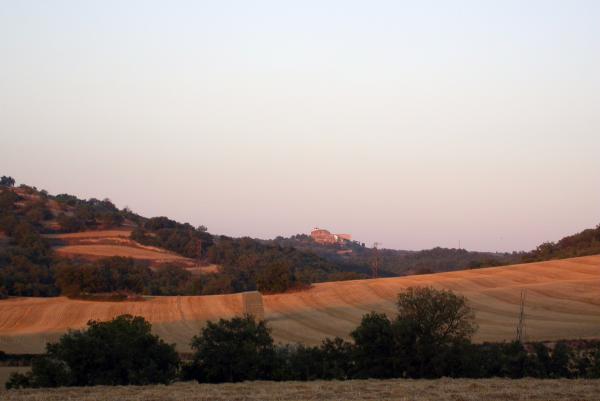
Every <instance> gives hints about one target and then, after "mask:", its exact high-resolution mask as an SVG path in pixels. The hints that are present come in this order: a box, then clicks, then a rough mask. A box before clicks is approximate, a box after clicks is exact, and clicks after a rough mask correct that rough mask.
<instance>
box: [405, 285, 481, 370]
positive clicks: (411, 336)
mask: <svg viewBox="0 0 600 401" xmlns="http://www.w3.org/2000/svg"><path fill="white" fill-rule="evenodd" d="M397 305H398V317H397V319H396V321H395V322H394V326H395V333H396V338H397V344H398V353H399V354H400V355H401V356H402V361H401V362H402V364H403V367H404V368H405V369H406V368H407V367H408V369H409V370H408V372H409V375H411V376H415V377H434V376H439V375H440V374H442V373H443V372H441V371H440V369H441V368H443V365H442V364H441V363H440V362H441V361H443V355H444V354H445V353H446V352H448V351H449V350H450V349H451V347H452V346H454V345H456V344H459V343H463V342H469V341H470V339H471V336H472V335H473V333H475V331H476V328H477V326H476V324H475V315H474V312H473V311H472V309H471V308H470V307H469V306H468V305H467V301H466V299H465V298H464V297H462V296H458V295H455V294H454V293H453V292H452V291H447V290H436V289H434V288H431V287H423V288H421V287H418V288H413V287H409V288H407V289H406V290H405V291H404V292H402V293H400V294H399V295H398V303H397ZM407 358H408V359H409V362H407V361H406V359H407ZM407 364H408V366H407Z"/></svg>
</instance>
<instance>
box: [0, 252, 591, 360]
mask: <svg viewBox="0 0 600 401" xmlns="http://www.w3.org/2000/svg"><path fill="white" fill-rule="evenodd" d="M409 286H433V287H435V288H443V289H451V290H453V291H455V292H457V293H460V294H463V295H464V296H465V297H467V299H468V301H469V303H470V304H471V306H472V307H473V308H474V309H475V312H476V319H477V323H478V325H479V331H478V332H477V334H476V337H475V341H503V340H511V339H512V338H514V334H515V327H516V323H517V315H518V310H519V300H520V295H521V291H523V290H526V291H527V298H526V308H525V314H526V319H525V329H526V339H527V340H557V339H579V338H587V339H591V338H600V255H597V256H587V257H581V258H573V259H564V260H555V261H549V262H540V263H530V264H520V265H511V266H504V267H497V268H488V269H478V270H466V271H456V272H448V273H439V274H429V275H419V276H407V277H395V278H385V279H375V280H355V281H342V282H329V283H321V284H315V285H314V286H313V287H312V288H310V289H308V290H306V291H301V292H294V293H286V294H275V295H264V296H263V306H264V316H265V319H266V320H267V322H268V324H269V326H270V327H271V328H272V330H273V336H274V338H275V340H276V341H278V342H302V343H306V344H318V343H320V342H321V341H322V340H323V339H324V338H326V337H333V336H340V337H344V338H348V334H349V333H350V331H351V330H352V329H353V328H355V327H356V326H357V325H358V323H359V322H360V319H361V317H362V315H363V314H364V313H367V312H369V311H372V310H375V311H379V312H385V313H388V314H390V316H393V315H394V313H395V300H396V296H397V294H398V292H400V291H402V290H403V289H405V288H407V287H409ZM243 299H244V296H243V294H231V295H216V296H181V297H153V298H149V299H147V300H145V301H131V302H97V301H83V300H71V299H67V298H64V297H59V298H13V299H7V300H3V301H0V350H3V351H5V352H9V353H39V352H43V351H44V346H45V343H46V342H47V341H49V340H52V341H54V340H56V338H57V336H59V335H60V334H61V333H64V332H65V331H67V330H68V329H69V328H74V329H77V328H82V327H85V324H86V322H87V321H89V320H108V319H111V318H113V317H115V316H117V315H120V314H124V313H129V314H132V315H140V316H144V317H145V318H146V319H147V320H148V321H150V322H151V323H152V325H153V331H154V332H155V333H156V334H158V335H160V336H161V337H162V338H164V339H165V341H167V342H169V343H175V344H177V348H178V350H179V351H181V352H188V351H189V350H190V348H189V342H190V340H191V338H192V337H193V336H194V335H196V334H198V333H199V331H200V329H201V328H202V327H203V326H204V324H205V323H206V321H208V320H216V319H218V318H221V317H222V318H230V317H232V316H236V315H241V314H243V313H244V310H245V305H244V301H243Z"/></svg>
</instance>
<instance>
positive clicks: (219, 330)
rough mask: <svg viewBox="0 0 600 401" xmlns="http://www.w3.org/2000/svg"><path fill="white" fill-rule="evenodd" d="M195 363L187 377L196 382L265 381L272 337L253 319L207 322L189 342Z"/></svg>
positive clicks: (269, 371) (268, 375)
mask: <svg viewBox="0 0 600 401" xmlns="http://www.w3.org/2000/svg"><path fill="white" fill-rule="evenodd" d="M191 345H192V348H193V349H194V351H195V352H194V360H193V363H192V365H191V366H190V367H189V368H188V369H187V371H188V373H187V376H188V377H189V378H192V379H196V380H197V381H198V382H211V383H218V382H238V381H243V380H268V379H271V378H272V375H273V367H274V364H275V349H274V346H273V338H272V337H271V334H270V331H269V329H268V328H267V326H266V325H265V323H264V322H258V323H257V322H256V321H255V320H254V318H253V317H252V316H244V317H235V318H233V319H231V320H224V319H220V320H219V321H218V322H208V324H207V326H206V327H205V328H204V329H202V333H201V334H200V335H199V336H195V337H194V338H193V339H192V344H191Z"/></svg>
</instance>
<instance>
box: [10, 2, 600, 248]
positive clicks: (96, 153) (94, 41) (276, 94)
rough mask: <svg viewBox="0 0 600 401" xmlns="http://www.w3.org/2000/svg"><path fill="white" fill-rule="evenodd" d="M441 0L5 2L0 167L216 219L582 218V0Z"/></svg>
mask: <svg viewBox="0 0 600 401" xmlns="http://www.w3.org/2000/svg"><path fill="white" fill-rule="evenodd" d="M207 3H208V2H207ZM449 3H450V2H442V1H439V2H435V1H424V2H415V3H411V2H395V1H394V2H391V1H390V2H388V1H375V2H368V3H365V2H351V1H331V2H327V3H325V4H323V2H311V1H307V2H302V3H297V4H296V5H294V6H290V5H284V2H275V1H258V2H256V3H254V2H253V3H252V5H250V4H249V3H246V2H218V3H213V4H210V5H209V4H202V3H199V2H185V1H181V2H169V3H160V2H150V1H144V2H135V1H132V2H127V3H126V4H123V2H117V1H114V2H112V1H106V2H98V3H91V2H90V3H85V4H84V3H83V2H78V1H56V2H52V4H50V3H46V2H35V1H22V2H21V1H19V2H9V3H5V4H3V5H2V6H0V52H1V53H0V54H2V62H1V63H0V143H1V144H2V152H1V154H2V157H1V158H0V174H9V175H13V176H14V177H15V178H16V179H17V180H18V182H24V183H28V184H31V185H36V186H38V187H40V188H46V189H47V190H49V191H50V192H52V193H60V192H67V193H73V194H75V195H78V196H82V197H101V198H102V197H109V198H110V199H112V200H113V201H114V202H115V203H116V204H117V205H118V206H120V207H123V206H126V205H127V206H129V207H131V208H132V209H133V210H135V211H137V212H139V213H140V214H143V215H146V216H153V215H167V216H169V217H172V218H175V219H178V220H181V221H188V222H191V223H193V224H204V225H206V226H208V228H209V230H210V231H211V232H214V233H222V234H227V235H234V236H240V235H250V236H254V237H262V238H271V237H274V236H277V235H286V236H287V235H291V234H295V233H300V232H308V231H310V229H311V228H312V227H313V226H315V225H318V226H321V227H325V228H330V229H331V230H332V231H335V232H348V233H352V234H353V235H354V237H355V238H356V239H357V240H360V241H364V242H366V243H367V244H369V245H370V244H372V243H373V242H374V241H378V242H381V243H383V245H384V246H386V247H392V248H403V249H421V248H429V247H432V246H437V245H439V246H448V247H456V246H457V245H458V241H459V240H461V243H462V245H463V246H464V247H466V248H468V249H479V250H523V249H525V250H526V249H530V248H532V247H534V246H536V245H537V244H539V243H540V242H542V241H546V240H557V239H559V238H560V237H562V236H564V235H567V234H571V233H574V232H576V231H579V230H582V229H584V228H587V227H593V226H595V225H596V224H598V223H600V157H599V156H598V155H599V154H600V74H598V71H600V24H598V21H599V20H600V5H599V4H600V3H598V2H595V1H572V2H547V1H531V2H527V4H524V3H523V2H520V1H506V2H491V1H490V2H485V1H458V2H452V6H450V5H449Z"/></svg>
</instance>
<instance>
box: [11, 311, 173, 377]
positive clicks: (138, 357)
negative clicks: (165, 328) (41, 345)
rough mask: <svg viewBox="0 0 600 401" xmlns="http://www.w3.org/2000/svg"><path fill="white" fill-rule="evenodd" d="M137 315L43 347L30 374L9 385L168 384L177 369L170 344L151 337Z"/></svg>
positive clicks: (95, 324)
mask: <svg viewBox="0 0 600 401" xmlns="http://www.w3.org/2000/svg"><path fill="white" fill-rule="evenodd" d="M150 330H151V325H150V323H148V322H146V321H145V320H144V319H143V318H142V317H133V316H130V315H122V316H118V317H116V318H114V319H113V320H111V321H108V322H96V321H91V322H89V323H88V328H87V330H83V331H79V330H77V331H71V332H69V333H67V334H65V335H63V336H62V337H61V338H60V340H59V342H57V343H54V344H48V345H47V346H46V350H47V351H46V354H45V355H44V356H43V357H42V358H40V359H38V360H36V362H35V363H34V364H33V365H32V372H31V375H29V376H23V375H21V376H19V375H18V374H17V375H14V377H13V379H12V383H13V384H12V385H17V384H21V385H23V383H25V384H26V385H27V386H31V387H57V386H94V385H128V384H136V385H142V384H152V383H162V384H169V383H171V382H172V381H173V380H174V379H175V377H176V375H177V370H178V367H179V356H178V355H177V352H176V351H175V346H174V345H169V344H166V343H165V342H164V341H163V340H161V339H160V338H158V337H157V336H155V335H153V334H152V333H151V332H150Z"/></svg>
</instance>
